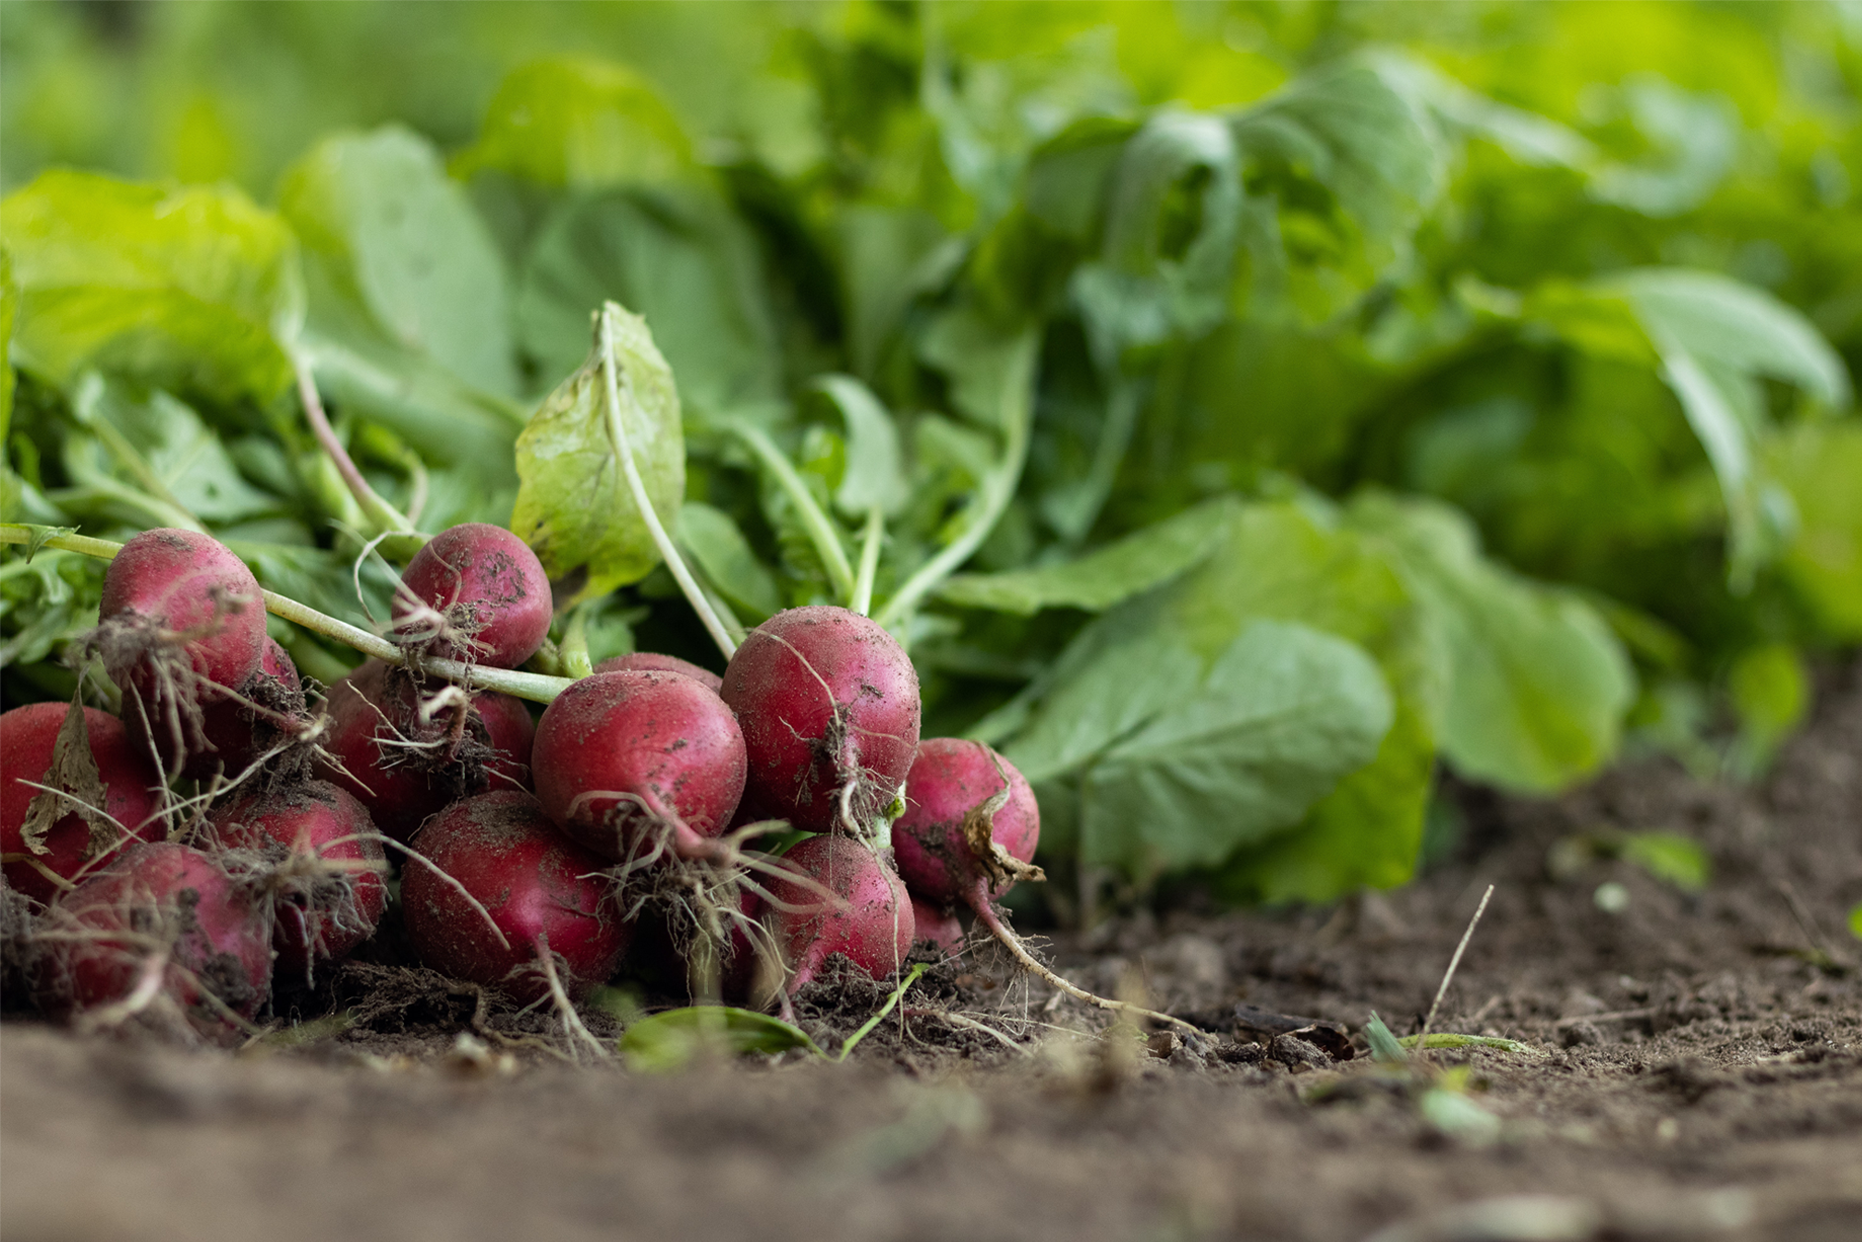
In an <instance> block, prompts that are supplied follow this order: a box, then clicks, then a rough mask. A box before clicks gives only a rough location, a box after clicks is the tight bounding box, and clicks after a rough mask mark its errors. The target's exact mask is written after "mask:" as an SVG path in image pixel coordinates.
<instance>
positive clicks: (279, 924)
mask: <svg viewBox="0 0 1862 1242" xmlns="http://www.w3.org/2000/svg"><path fill="white" fill-rule="evenodd" d="M213 825H214V830H215V832H216V834H217V835H218V837H219V839H220V844H221V845H222V846H224V847H225V848H227V849H234V850H250V851H253V852H256V853H260V854H262V855H264V856H265V857H266V858H267V860H268V861H269V862H270V864H271V870H270V872H269V874H268V875H267V876H266V877H265V883H266V886H267V887H268V888H269V889H270V890H271V892H272V894H273V901H272V913H273V926H272V946H273V947H274V948H275V949H276V950H277V951H278V964H277V970H278V975H279V977H280V978H281V979H287V980H301V981H303V982H305V983H306V984H308V983H311V982H313V981H314V980H313V976H312V971H313V970H314V969H315V968H316V967H317V966H319V965H322V964H324V963H326V962H333V961H337V960H339V959H341V958H344V957H347V956H348V955H349V953H350V951H351V950H353V949H354V948H355V947H356V946H357V945H359V944H361V943H362V942H363V941H364V940H367V939H368V938H369V937H370V936H371V935H373V934H374V933H375V925H376V924H377V923H379V922H381V916H382V912H383V911H384V910H386V909H387V907H388V882H387V870H388V864H387V860H386V858H385V856H384V855H383V853H382V847H381V842H380V841H379V840H377V839H376V832H375V825H374V823H373V822H372V821H371V820H370V819H369V813H368V812H367V811H366V810H364V809H363V807H362V804H361V803H360V802H357V801H356V800H355V799H354V798H352V797H350V796H349V795H348V794H347V793H345V792H343V791H342V790H341V789H338V788H337V787H336V786H335V785H332V784H330V783H329V782H328V781H307V782H305V783H304V784H302V785H296V786H291V787H288V788H286V789H283V790H280V791H278V792H275V793H269V794H265V795H259V796H253V797H248V798H244V799H241V800H240V801H239V802H236V803H234V804H233V805H231V806H228V807H224V808H222V809H220V810H217V811H215V812H214V814H213Z"/></svg>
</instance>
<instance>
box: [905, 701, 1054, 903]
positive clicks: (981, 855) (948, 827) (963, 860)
mask: <svg viewBox="0 0 1862 1242" xmlns="http://www.w3.org/2000/svg"><path fill="white" fill-rule="evenodd" d="M1040 839H1041V808H1040V807H1039V806H1037V805H1036V804H1035V800H1034V790H1032V789H1030V788H1029V787H1028V782H1027V781H1026V780H1024V779H1023V778H1022V774H1021V773H1020V772H1018V771H1016V770H1015V765H1014V764H1012V763H1010V762H1009V761H1008V760H1007V759H1004V758H1003V757H1002V756H1001V755H999V754H997V753H996V752H995V751H994V750H992V749H991V748H990V747H988V746H986V745H984V744H983V743H982V742H971V741H965V740H964V739H962V738H954V737H934V738H927V739H926V740H925V741H924V742H922V743H920V744H919V747H918V758H917V759H915V760H913V761H912V771H911V775H910V776H909V777H907V778H906V781H905V814H903V815H901V816H900V817H899V818H898V819H897V820H895V821H894V822H893V825H892V848H893V851H894V854H895V857H896V858H897V860H898V866H899V876H900V878H901V879H903V880H904V881H905V887H906V888H908V889H910V890H911V891H912V894H913V895H914V896H917V897H922V898H924V899H925V900H926V901H928V902H931V903H932V904H934V905H939V906H944V907H950V906H954V905H956V904H957V903H958V902H963V903H964V904H966V905H970V906H975V905H977V904H978V903H987V902H989V901H992V900H994V899H995V898H997V897H1000V896H1002V894H1004V893H1006V892H1008V891H1009V888H1010V887H1011V886H1012V885H1013V884H1014V883H1015V881H1016V880H1019V879H1036V878H1038V870H1039V869H1038V868H1031V867H1028V866H1027V865H1026V864H1027V863H1028V862H1029V861H1030V860H1032V859H1033V858H1034V847H1035V844H1036V843H1037V842H1038V841H1039V840H1040ZM1030 872H1034V873H1035V874H1029V873H1030Z"/></svg>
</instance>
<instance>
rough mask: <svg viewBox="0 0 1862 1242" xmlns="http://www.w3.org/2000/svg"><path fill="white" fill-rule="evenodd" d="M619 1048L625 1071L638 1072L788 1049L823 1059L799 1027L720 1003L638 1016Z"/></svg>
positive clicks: (819, 1051)
mask: <svg viewBox="0 0 1862 1242" xmlns="http://www.w3.org/2000/svg"><path fill="white" fill-rule="evenodd" d="M620 1047H621V1055H622V1056H623V1057H625V1058H626V1059H627V1068H628V1069H631V1070H633V1071H634V1072H635V1073H641V1074H664V1073H669V1072H671V1071H673V1070H678V1069H683V1068H684V1067H685V1066H687V1065H690V1064H691V1063H692V1062H693V1061H695V1060H698V1059H699V1058H701V1057H704V1056H718V1055H729V1056H741V1055H743V1054H744V1053H746V1052H761V1053H776V1052H784V1051H787V1050H788V1049H790V1048H805V1049H807V1050H808V1051H810V1052H812V1053H814V1054H816V1055H817V1056H823V1055H826V1054H824V1053H823V1052H822V1051H821V1049H820V1048H818V1047H816V1046H815V1041H814V1040H812V1039H810V1038H809V1037H808V1034H807V1032H805V1031H803V1030H802V1029H801V1028H799V1027H796V1026H791V1025H790V1024H789V1023H787V1022H784V1021H782V1019H780V1018H773V1017H771V1016H770V1015H768V1014H766V1013H757V1012H755V1011H754V1010H750V1009H732V1008H728V1007H725V1006H721V1005H692V1006H688V1007H687V1008H684V1009H669V1010H667V1011H666V1012H664V1013H656V1014H654V1015H652V1016H651V1017H647V1018H642V1019H640V1020H639V1021H638V1022H634V1023H632V1024H630V1025H629V1026H628V1028H627V1030H626V1032H625V1033H623V1034H622V1036H621V1044H620Z"/></svg>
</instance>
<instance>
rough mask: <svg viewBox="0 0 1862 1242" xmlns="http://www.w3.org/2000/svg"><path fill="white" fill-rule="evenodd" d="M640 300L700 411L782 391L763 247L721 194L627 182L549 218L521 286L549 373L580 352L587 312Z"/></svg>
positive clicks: (524, 325)
mask: <svg viewBox="0 0 1862 1242" xmlns="http://www.w3.org/2000/svg"><path fill="white" fill-rule="evenodd" d="M608 300H613V301H618V302H620V303H622V304H623V305H625V306H631V307H635V308H637V309H638V312H639V313H640V314H642V315H645V316H646V317H647V319H648V320H649V321H650V322H651V323H652V324H653V334H654V339H655V340H657V341H658V342H659V343H660V347H661V349H662V350H663V351H664V352H665V355H666V358H667V360H668V361H669V362H670V363H671V364H672V367H673V370H674V372H675V373H676V374H677V375H678V380H679V395H680V397H681V399H682V400H683V401H684V402H685V403H686V405H688V406H689V407H691V408H692V409H693V410H694V411H695V412H696V413H699V414H709V415H716V414H721V413H723V412H725V411H727V410H730V409H732V408H733V407H736V406H740V405H749V404H757V403H765V402H770V401H774V400H777V399H779V398H780V397H781V396H782V361H781V357H780V355H779V353H778V350H777V342H776V332H775V326H774V321H773V319H772V318H771V314H770V310H769V305H768V294H767V292H766V290H765V288H764V281H763V271H762V265H761V262H760V260H759V259H758V257H757V254H756V248H755V245H754V243H753V242H752V240H751V238H750V236H749V234H748V233H747V232H746V231H745V230H744V228H743V226H742V225H741V224H739V223H738V222H737V220H736V219H735V218H734V217H733V216H732V215H731V213H730V211H729V209H728V208H726V207H725V205H724V204H723V202H722V201H720V200H719V199H718V198H717V197H716V196H715V195H713V194H711V193H709V192H707V191H703V190H699V189H695V188H661V189H644V188H636V189H621V190H611V191H607V192H604V193H599V194H592V195H586V196H583V197H579V198H576V199H573V200H571V201H570V202H568V203H565V204H564V205H563V206H562V207H561V208H559V209H558V210H557V211H556V212H555V213H554V214H553V215H551V216H550V218H549V219H548V220H547V221H546V222H545V224H544V226H543V230H542V232H541V234H540V235H539V236H538V238H537V243H536V247H535V250H534V251H533V252H532V254H531V257H530V260H529V263H528V264H527V266H526V267H525V269H524V274H523V280H522V284H521V286H520V288H519V290H518V296H517V308H516V314H517V332H518V339H519V341H520V342H521V344H522V345H523V347H524V349H525V350H526V351H527V352H528V353H529V354H530V355H531V356H532V357H533V358H535V359H536V361H537V364H538V366H539V368H540V369H541V371H542V373H543V374H545V375H561V374H565V373H567V372H568V371H569V370H571V369H572V368H573V367H574V366H575V364H576V362H577V360H578V359H579V358H580V357H581V352H582V339H583V335H584V332H585V325H586V323H587V320H588V315H589V312H590V311H592V310H594V309H595V308H596V307H598V306H600V305H601V304H602V303H603V302H604V301H608Z"/></svg>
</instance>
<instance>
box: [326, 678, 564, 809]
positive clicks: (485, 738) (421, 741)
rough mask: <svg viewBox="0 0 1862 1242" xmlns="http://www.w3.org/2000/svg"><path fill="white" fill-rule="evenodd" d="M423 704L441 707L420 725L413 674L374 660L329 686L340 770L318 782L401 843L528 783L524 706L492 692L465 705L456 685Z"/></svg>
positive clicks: (332, 749) (332, 739)
mask: <svg viewBox="0 0 1862 1242" xmlns="http://www.w3.org/2000/svg"><path fill="white" fill-rule="evenodd" d="M440 696H444V697H443V698H442V697H440ZM425 698H426V701H427V702H428V703H429V704H435V705H437V706H438V708H439V710H438V711H437V712H435V713H433V714H432V716H431V718H430V719H428V720H424V721H423V720H422V719H421V718H420V717H421V709H422V702H423V696H422V694H421V692H420V688H419V687H418V685H417V684H416V683H415V681H414V679H413V677H412V676H411V675H410V674H408V673H407V672H406V671H405V670H402V669H398V668H391V667H389V666H388V665H386V664H383V663H382V662H381V661H379V660H367V661H364V662H363V664H362V666H361V667H360V668H358V669H356V670H355V671H354V672H353V673H351V674H349V676H347V677H345V678H343V679H342V680H341V681H339V682H337V683H336V684H335V685H334V686H332V687H330V699H329V703H328V705H327V707H326V710H327V711H328V713H329V717H330V724H329V730H328V732H327V733H326V734H325V735H324V737H323V738H322V745H323V748H324V749H325V750H327V751H328V752H329V753H330V754H331V755H332V756H333V757H334V758H335V759H336V760H337V761H338V762H339V763H340V764H341V765H342V769H343V770H339V769H338V768H337V767H336V766H335V765H333V764H329V763H325V764H322V765H320V766H319V768H318V772H317V775H318V776H319V777H321V778H323V779H324V780H328V781H331V782H333V783H335V784H337V785H339V786H341V787H342V788H344V789H347V790H348V791H349V792H350V793H352V794H354V795H355V796H356V798H357V799H358V800H359V801H360V802H361V803H362V805H363V806H365V807H367V808H368V812H369V816H370V818H372V819H373V820H374V821H375V825H376V827H378V828H380V829H381V831H383V832H385V833H387V834H388V835H389V836H391V837H393V838H395V839H396V840H397V841H405V840H407V839H408V838H409V837H411V836H412V835H413V834H414V831H415V829H417V828H419V827H420V825H421V823H422V821H424V820H425V819H426V818H427V817H428V816H430V815H433V814H435V813H437V812H438V811H439V810H440V809H441V808H443V807H445V806H446V805H447V804H448V803H451V802H455V801H457V800H458V799H460V798H463V797H470V796H472V795H473V794H478V793H484V792H485V791H487V790H514V789H527V788H529V786H530V743H531V738H532V736H533V734H534V731H535V727H534V726H533V725H532V723H531V720H530V712H529V710H528V709H526V708H525V707H524V705H523V703H522V702H520V701H519V700H517V699H514V698H512V697H510V696H509V695H504V694H492V693H488V692H481V693H477V694H474V695H472V696H471V698H470V700H469V701H468V700H467V699H466V697H465V696H464V694H463V692H461V691H458V690H455V689H453V688H451V687H441V688H439V689H438V690H436V691H434V692H433V693H432V694H429V695H427V696H425ZM446 699H450V700H452V701H451V702H450V703H448V702H446V701H445V700H446Z"/></svg>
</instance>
